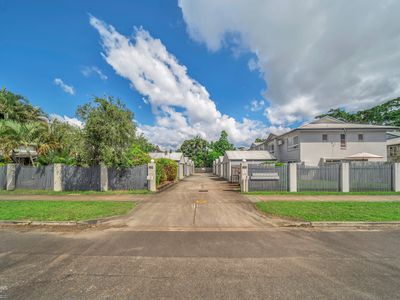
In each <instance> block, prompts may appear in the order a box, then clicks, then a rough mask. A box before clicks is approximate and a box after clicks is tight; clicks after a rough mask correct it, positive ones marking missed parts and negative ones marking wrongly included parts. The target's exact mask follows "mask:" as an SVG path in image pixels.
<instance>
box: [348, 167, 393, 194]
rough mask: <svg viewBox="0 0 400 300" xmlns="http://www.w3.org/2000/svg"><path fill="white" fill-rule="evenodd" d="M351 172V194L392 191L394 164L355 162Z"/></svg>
mask: <svg viewBox="0 0 400 300" xmlns="http://www.w3.org/2000/svg"><path fill="white" fill-rule="evenodd" d="M349 172H350V191H351V192H363V191H391V190H392V172H393V171H392V163H388V162H353V163H350V170H349Z"/></svg>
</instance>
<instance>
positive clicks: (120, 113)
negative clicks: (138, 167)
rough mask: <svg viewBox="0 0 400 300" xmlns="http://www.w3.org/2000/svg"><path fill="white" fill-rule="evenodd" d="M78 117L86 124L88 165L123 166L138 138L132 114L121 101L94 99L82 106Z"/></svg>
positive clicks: (110, 98) (85, 138) (85, 141)
mask: <svg viewBox="0 0 400 300" xmlns="http://www.w3.org/2000/svg"><path fill="white" fill-rule="evenodd" d="M77 115H78V117H79V118H80V119H81V120H82V121H83V122H84V123H85V127H84V129H83V139H84V144H85V153H86V160H87V163H88V164H90V165H93V164H100V163H104V164H106V165H117V166H118V165H124V164H125V163H126V161H127V160H128V158H127V152H128V151H129V147H130V146H131V145H132V143H133V141H134V139H135V124H134V122H133V113H132V112H131V111H130V110H129V109H127V108H126V107H125V105H123V104H122V102H121V101H120V100H118V99H117V100H115V99H114V98H113V97H108V98H98V97H95V98H94V100H93V101H92V102H91V103H87V104H85V105H83V106H80V107H79V108H78V110H77Z"/></svg>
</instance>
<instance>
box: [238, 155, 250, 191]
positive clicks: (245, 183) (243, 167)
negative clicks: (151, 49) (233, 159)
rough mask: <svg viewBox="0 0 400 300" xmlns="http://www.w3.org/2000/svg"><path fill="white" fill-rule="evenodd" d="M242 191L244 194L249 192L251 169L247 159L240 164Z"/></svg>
mask: <svg viewBox="0 0 400 300" xmlns="http://www.w3.org/2000/svg"><path fill="white" fill-rule="evenodd" d="M240 191H241V192H244V193H247V192H248V191H249V169H248V164H247V162H246V160H245V159H243V161H242V163H241V164H240Z"/></svg>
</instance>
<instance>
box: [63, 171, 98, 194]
mask: <svg viewBox="0 0 400 300" xmlns="http://www.w3.org/2000/svg"><path fill="white" fill-rule="evenodd" d="M61 173H62V177H61V178H62V181H61V185H62V189H63V190H64V191H99V190H100V167H99V166H93V167H88V168H84V167H78V166H63V167H62V171H61Z"/></svg>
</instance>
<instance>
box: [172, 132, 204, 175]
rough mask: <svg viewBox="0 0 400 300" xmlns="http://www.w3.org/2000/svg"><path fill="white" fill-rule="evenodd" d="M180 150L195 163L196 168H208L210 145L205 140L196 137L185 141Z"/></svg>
mask: <svg viewBox="0 0 400 300" xmlns="http://www.w3.org/2000/svg"><path fill="white" fill-rule="evenodd" d="M179 149H180V151H181V152H183V154H184V155H185V156H187V157H189V158H190V159H191V160H192V161H193V162H194V164H195V166H196V167H204V166H206V159H207V154H208V149H209V143H208V142H207V141H206V140H205V139H202V138H201V137H200V136H196V137H194V138H192V139H190V140H185V141H184V142H183V143H182V145H181V147H180V148H179Z"/></svg>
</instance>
